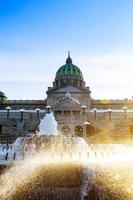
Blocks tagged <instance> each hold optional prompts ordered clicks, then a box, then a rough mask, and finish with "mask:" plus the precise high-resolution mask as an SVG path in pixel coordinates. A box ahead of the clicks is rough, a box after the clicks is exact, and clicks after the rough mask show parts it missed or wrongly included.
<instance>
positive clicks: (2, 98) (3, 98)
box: [0, 91, 7, 103]
mask: <svg viewBox="0 0 133 200" xmlns="http://www.w3.org/2000/svg"><path fill="white" fill-rule="evenodd" d="M6 100H7V96H6V95H5V93H4V92H2V91H0V102H1V103H3V102H5V101H6Z"/></svg>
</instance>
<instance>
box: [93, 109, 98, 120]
mask: <svg viewBox="0 0 133 200" xmlns="http://www.w3.org/2000/svg"><path fill="white" fill-rule="evenodd" d="M97 110H98V109H97V108H93V111H94V119H96V118H97Z"/></svg>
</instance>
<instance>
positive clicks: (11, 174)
mask: <svg viewBox="0 0 133 200" xmlns="http://www.w3.org/2000/svg"><path fill="white" fill-rule="evenodd" d="M132 152H133V149H132V148H127V147H125V146H124V145H122V144H89V145H88V144H87V143H86V141H85V140H84V139H83V138H80V137H74V136H69V137H66V136H63V135H62V134H61V133H59V132H58V130H57V122H56V121H55V119H54V116H53V113H49V112H48V113H47V114H46V116H45V117H44V118H43V119H42V120H41V122H40V125H39V130H38V131H37V133H36V135H30V136H27V137H19V138H18V139H17V140H16V141H15V143H14V144H11V145H8V146H7V145H5V144H3V145H0V163H1V166H2V165H7V166H10V167H8V169H7V170H6V171H5V173H3V174H2V175H1V176H0V199H1V200H30V199H32V200H34V199H35V200H36V199H39V200H44V199H45V200H62V199H64V200H69V199H70V200H85V199H88V200H125V199H128V200H131V199H133V192H132V185H133V181H132V180H133V172H132V164H133V159H132ZM124 170H126V171H124Z"/></svg>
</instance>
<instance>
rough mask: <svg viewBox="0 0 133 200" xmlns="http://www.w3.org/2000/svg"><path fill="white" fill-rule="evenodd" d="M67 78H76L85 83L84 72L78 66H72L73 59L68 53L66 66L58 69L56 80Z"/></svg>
mask: <svg viewBox="0 0 133 200" xmlns="http://www.w3.org/2000/svg"><path fill="white" fill-rule="evenodd" d="M65 77H75V78H77V79H78V80H82V81H83V75H82V72H81V70H80V69H79V68H78V67H77V66H76V65H73V64H72V59H71V57H70V53H69V52H68V58H67V59H66V64H65V65H63V66H61V67H60V68H59V69H58V71H57V72H56V77H55V80H58V79H59V78H65Z"/></svg>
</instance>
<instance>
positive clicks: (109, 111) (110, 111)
mask: <svg viewBox="0 0 133 200" xmlns="http://www.w3.org/2000/svg"><path fill="white" fill-rule="evenodd" d="M107 112H108V113H109V122H111V113H112V109H111V108H109V109H108V110H107Z"/></svg>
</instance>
